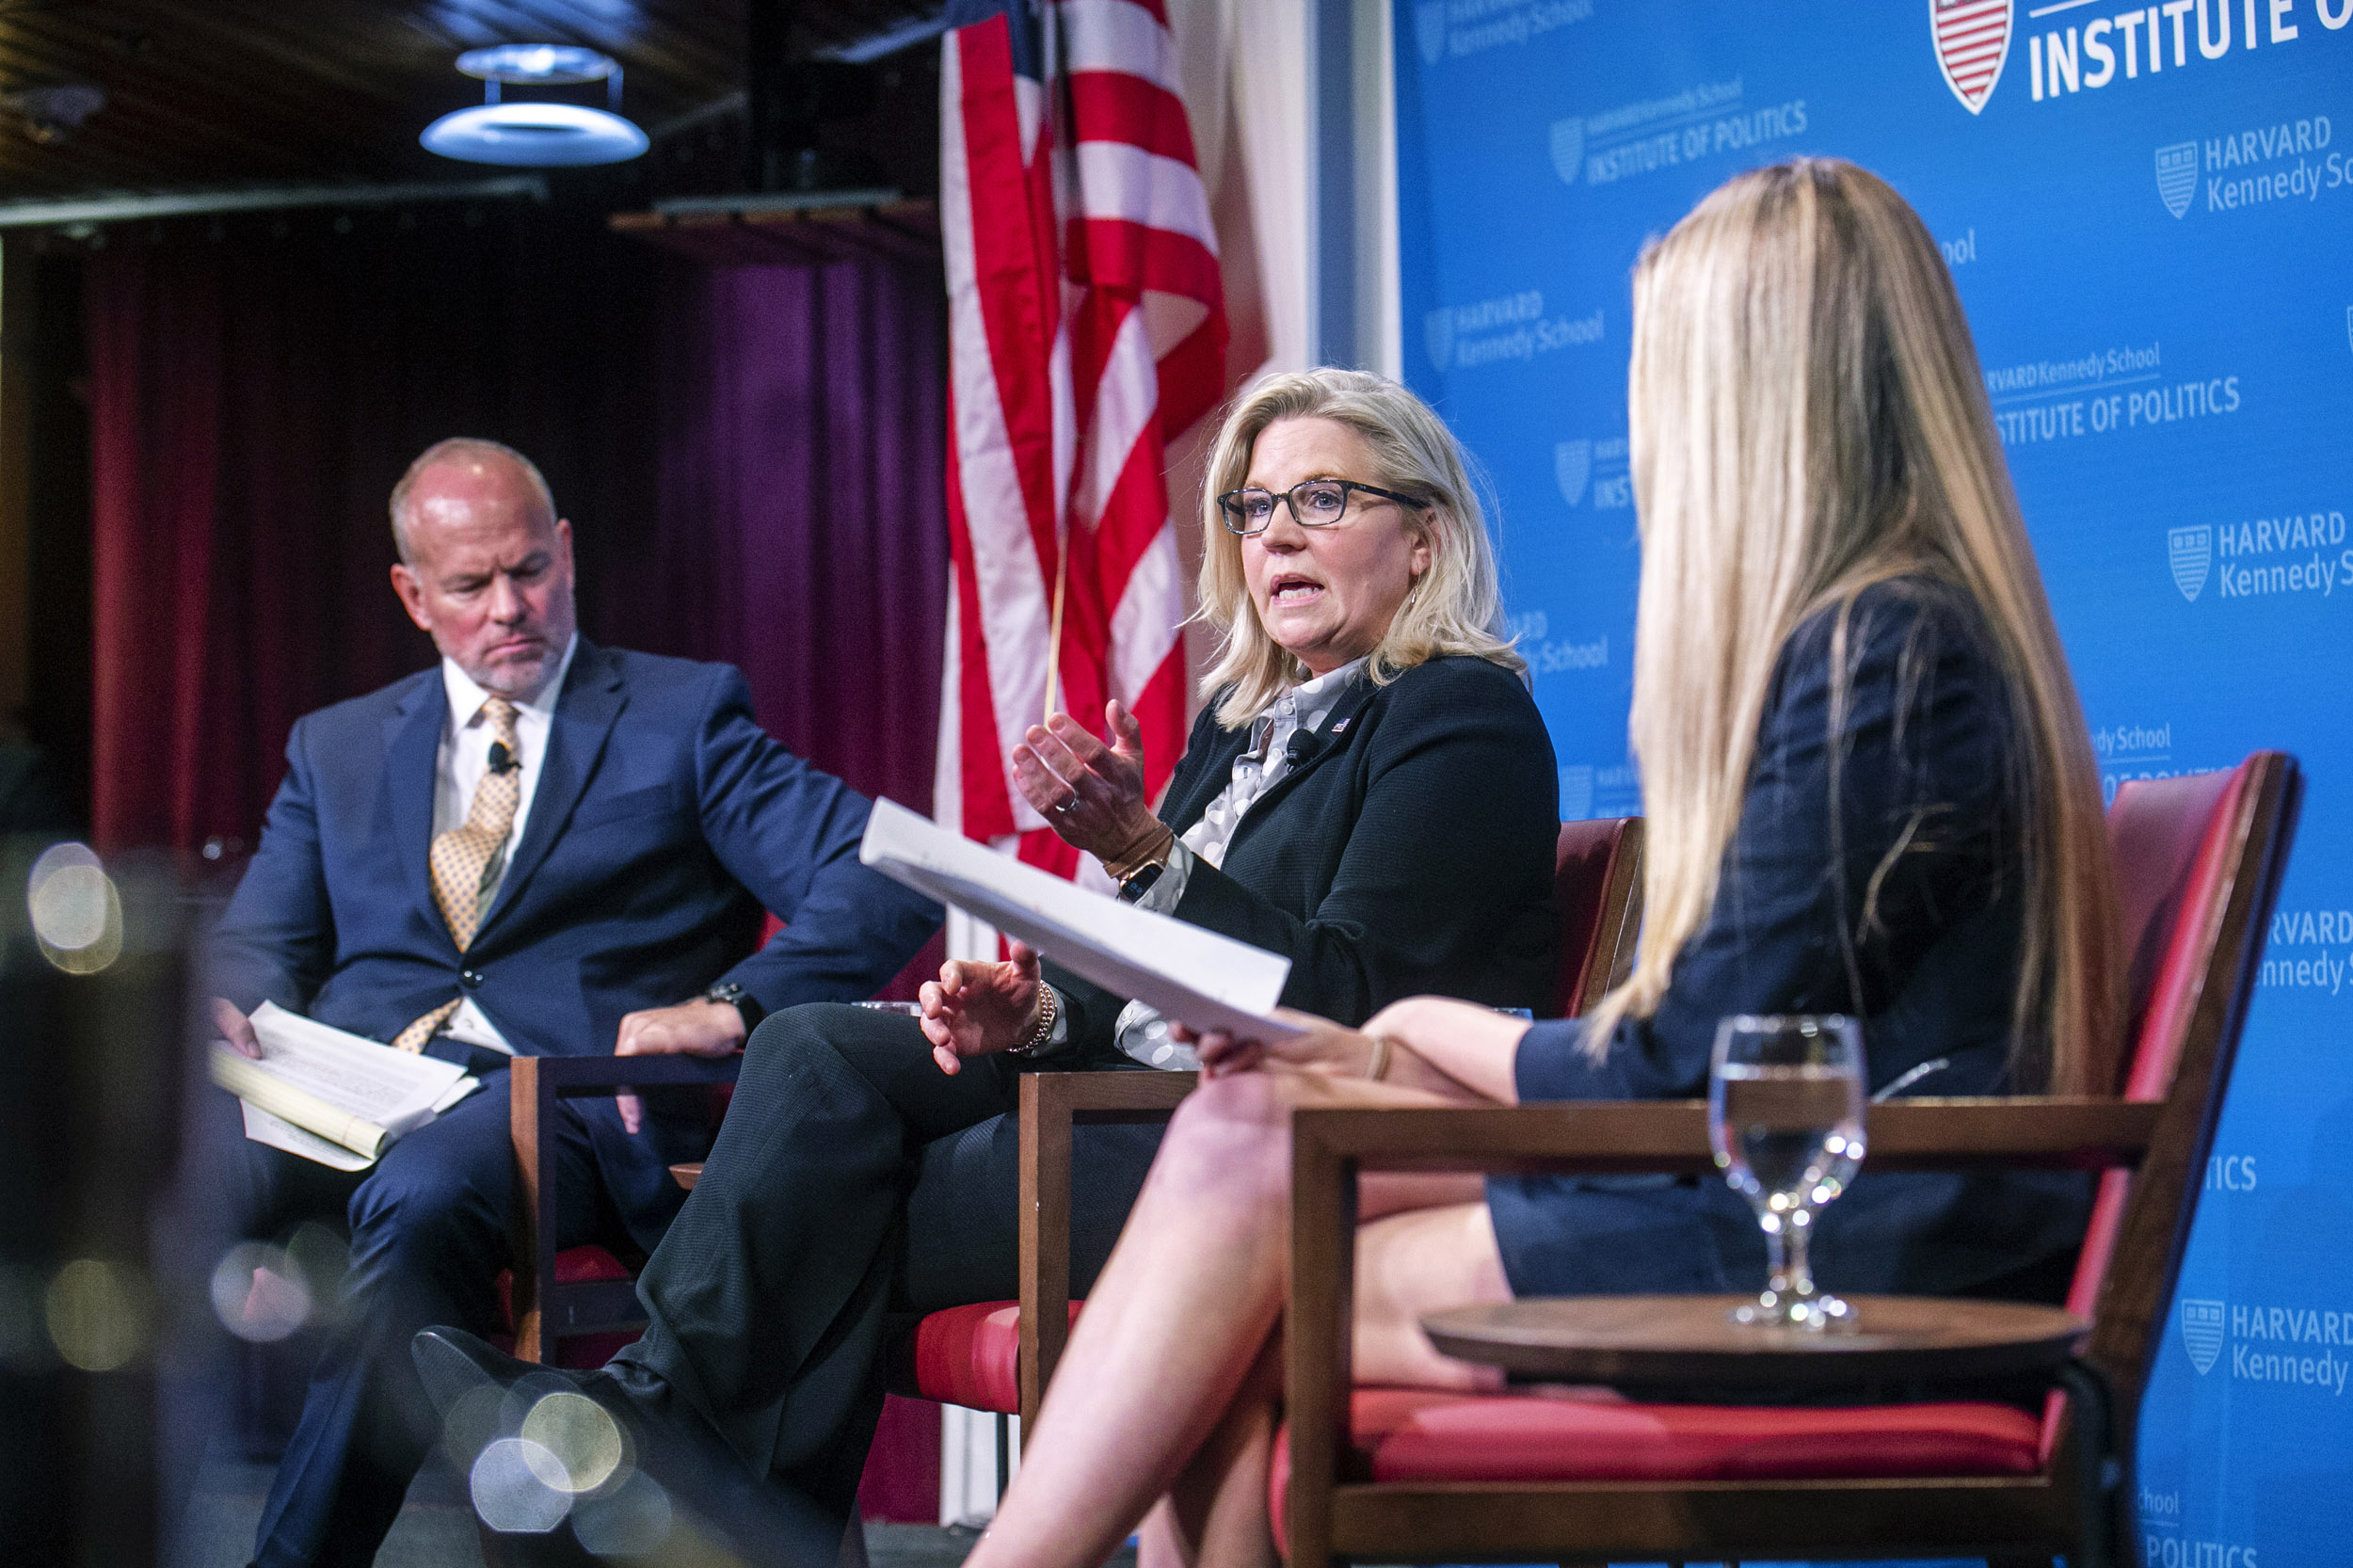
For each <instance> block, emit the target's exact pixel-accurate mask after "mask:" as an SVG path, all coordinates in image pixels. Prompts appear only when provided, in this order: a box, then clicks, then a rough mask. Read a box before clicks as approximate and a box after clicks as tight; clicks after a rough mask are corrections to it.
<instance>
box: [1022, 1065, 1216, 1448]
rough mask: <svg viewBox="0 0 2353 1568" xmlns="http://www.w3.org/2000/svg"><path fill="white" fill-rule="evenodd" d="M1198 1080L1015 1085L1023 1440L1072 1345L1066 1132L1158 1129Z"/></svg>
mask: <svg viewBox="0 0 2353 1568" xmlns="http://www.w3.org/2000/svg"><path fill="white" fill-rule="evenodd" d="M1199 1081H1200V1075H1199V1074H1198V1073H1162V1072H1116V1071H1112V1072H1091V1073H1024V1074H1023V1075H1022V1077H1021V1356H1020V1366H1021V1440H1022V1441H1023V1442H1024V1443H1026V1442H1028V1441H1029V1438H1030V1431H1031V1426H1032V1421H1033V1419H1034V1417H1035V1416H1036V1415H1037V1407H1038V1401H1039V1400H1042V1399H1044V1398H1045V1397H1046V1385H1047V1384H1048V1382H1050V1381H1051V1380H1052V1378H1053V1376H1054V1367H1055V1364H1056V1363H1057V1362H1059V1361H1061V1359H1062V1352H1063V1346H1064V1344H1065V1343H1067V1342H1068V1340H1069V1337H1070V1129H1071V1128H1072V1127H1073V1126H1074V1125H1076V1124H1079V1123H1098V1124H1099V1123H1105V1122H1164V1121H1166V1120H1167V1119H1168V1118H1169V1117H1170V1115H1172V1114H1173V1113H1174V1112H1176V1110H1177V1103H1178V1102H1179V1101H1181V1100H1182V1099H1183V1098H1184V1097H1185V1096H1187V1095H1190V1094H1192V1093H1193V1085H1194V1084H1195V1083H1197V1082H1199Z"/></svg>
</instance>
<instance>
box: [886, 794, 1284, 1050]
mask: <svg viewBox="0 0 2353 1568" xmlns="http://www.w3.org/2000/svg"><path fill="white" fill-rule="evenodd" d="M858 858H859V859H860V860H862V861H864V862H865V863H866V864H867V865H869V866H872V867H873V868H874V869H875V870H876V871H878V872H882V873H883V874H884V875H885V876H888V877H890V878H891V879H893V880H894V881H897V882H902V883H904V884H905V885H906V886H908V887H910V888H915V889H916V890H917V891H918V892H921V893H928V894H929V895H930V896H932V897H933V898H936V899H937V900H939V901H940V902H941V903H943V904H954V905H955V906H956V907H957V908H959V909H962V910H965V911H966V912H968V913H969V914H971V915H973V916H975V917H977V918H978V919H980V920H985V921H987V922H988V923H989V924H990V925H993V926H995V927H996V928H997V929H998V930H1000V931H1001V932H1004V933H1005V934H1006V935H1008V936H1018V937H1019V938H1020V939H1021V940H1023V941H1025V942H1027V943H1029V944H1030V945H1031V946H1032V947H1033V948H1035V949H1037V950H1038V952H1042V953H1044V954H1046V955H1047V956H1048V957H1049V958H1051V959H1053V960H1054V961H1055V962H1056V963H1058V964H1061V965H1063V966H1064V968H1068V969H1070V970H1071V971H1072V972H1073V973H1076V974H1080V975H1083V976H1085V977H1086V978H1087V979H1089V980H1091V981H1093V982H1095V984H1097V985H1100V986H1102V987H1103V988H1104V989H1105V990H1108V991H1111V992H1112V993H1114V994H1115V995H1118V996H1122V997H1131V998H1133V999H1134V1000H1138V1001H1141V1002H1144V1003H1145V1004H1146V1005H1148V1006H1150V1007H1153V1008H1157V1009H1158V1010H1159V1011H1160V1014H1161V1015H1162V1016H1166V1017H1169V1018H1172V1019H1175V1020H1176V1021H1177V1022H1179V1023H1185V1024H1190V1025H1192V1026H1193V1028H1195V1029H1199V1030H1226V1031H1230V1032H1234V1033H1237V1034H1242V1035H1247V1036H1249V1037H1250V1038H1252V1039H1257V1040H1288V1039H1289V1038H1291V1037H1292V1036H1294V1035H1296V1034H1298V1033H1300V1032H1301V1031H1300V1030H1299V1029H1298V1028H1297V1027H1296V1026H1294V1025H1291V1024H1287V1023H1282V1022H1279V1021H1278V1020H1276V1019H1275V1018H1273V1016H1270V1015H1271V1014H1272V1013H1273V1009H1274V1006H1275V1003H1276V1002H1277V1000H1280V998H1281V997H1282V994H1283V983H1284V981H1286V980H1287V979H1289V976H1290V968H1291V966H1290V960H1289V959H1288V958H1285V957H1282V956H1280V955H1279V954H1276V953H1272V952H1266V951H1265V950H1263V949H1260V948H1254V947H1252V946H1250V945H1249V944H1248V943H1246V942H1238V941H1235V940H1234V939H1233V938H1232V937H1230V936H1220V935H1218V933H1216V932H1214V931H1205V930H1203V929H1202V928H1201V927H1200V926H1197V925H1188V924H1186V923H1185V922H1184V921H1182V920H1171V919H1170V918H1169V917H1168V916H1166V915H1159V914H1154V913H1153V912H1152V911H1150V910H1148V909H1139V908H1137V907H1135V905H1133V904H1122V903H1121V902H1120V901H1119V900H1117V899H1115V898H1107V897H1105V896H1104V895H1103V894H1101V893H1096V892H1090V891H1088V890H1087V889H1086V888H1080V887H1076V886H1074V885H1072V884H1070V883H1068V882H1064V880H1062V878H1060V877H1058V876H1050V875H1048V874H1047V873H1046V872H1042V871H1039V870H1038V869H1037V868H1036V867H1034V866H1025V865H1023V864H1022V863H1021V862H1019V861H1018V860H1013V859H1009V858H1007V857H1006V856H1001V855H996V854H992V853H991V852H989V851H988V850H987V849H985V848H984V847H982V846H981V845H979V844H976V843H974V842H972V841H971V840H969V839H966V838H964V837H962V836H960V835H958V834H954V833H950V832H947V831H946V830H944V829H942V828H939V827H936V826H934V825H933V824H931V823H928V822H926V821H924V820H923V819H922V818H921V817H919V816H917V815H916V814H915V813H914V812H912V811H910V810H908V809H907V808H905V807H904V806H900V805H898V804H896V803H895V802H892V801H888V800H878V801H876V802H875V803H874V813H873V815H872V817H870V818H869V819H868V820H867V824H866V839H865V841H864V842H863V843H862V844H860V845H859V847H858Z"/></svg>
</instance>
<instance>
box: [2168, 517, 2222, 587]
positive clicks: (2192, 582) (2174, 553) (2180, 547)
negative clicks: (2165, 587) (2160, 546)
mask: <svg viewBox="0 0 2353 1568" xmlns="http://www.w3.org/2000/svg"><path fill="white" fill-rule="evenodd" d="M2165 555H2166V559H2167V560H2168V561H2169V562H2171V563H2172V565H2173V585H2174V586H2175V587H2177V588H2179V589H2181V590H2182V597H2183V598H2184V599H2186V600H2189V601H2190V602H2191V603H2192V604H2195V603H2197V602H2198V595H2199V592H2200V590H2201V589H2203V588H2204V587H2205V585H2206V568H2209V567H2211V566H2212V565H2214V527H2213V525H2212V524H2210V523H2203V522H2201V523H2200V524H2199V525H2198V526H2197V527H2195V528H2169V529H2167V530H2166V531H2165Z"/></svg>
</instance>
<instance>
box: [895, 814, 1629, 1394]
mask: <svg viewBox="0 0 2353 1568" xmlns="http://www.w3.org/2000/svg"><path fill="white" fill-rule="evenodd" d="M1553 897H1554V901H1555V903H1556V904H1558V906H1559V908H1560V912H1561V979H1560V984H1559V989H1558V991H1557V992H1556V994H1555V997H1554V1006H1555V1011H1556V1012H1557V1013H1558V1014H1559V1015H1560V1016H1575V1015H1577V1014H1579V1013H1582V1012H1584V1011H1585V1009H1586V1008H1587V1007H1589V1006H1590V1005H1592V1004H1593V1001H1594V1000H1596V999H1597V998H1599V997H1600V996H1601V994H1602V993H1603V992H1604V991H1606V990H1608V989H1609V987H1610V986H1612V985H1614V984H1617V983H1618V982H1619V981H1621V980H1623V979H1625V976H1626V973H1627V971H1628V970H1629V969H1630V968H1632V967H1633V963H1634V939H1635V936H1636V934H1637V933H1638V932H1639V931H1640V930H1641V923H1642V819H1641V818H1640V817H1609V818H1601V819H1598V820H1596V821H1593V822H1572V823H1562V824H1561V835H1560V838H1559V840H1558V841H1557V843H1556V845H1555V848H1554V855H1553ZM1195 1081H1196V1075H1195V1074H1193V1073H1032V1074H1030V1075H1028V1076H1027V1077H1025V1078H1024V1079H1023V1080H1021V1300H1020V1302H1019V1304H1018V1311H1017V1312H1016V1310H1015V1308H1014V1304H1011V1303H994V1304H988V1305H985V1306H980V1307H962V1308H958V1309H956V1314H948V1313H936V1314H934V1315H933V1316H934V1318H935V1319H936V1320H938V1323H937V1326H936V1330H935V1332H936V1334H938V1336H939V1346H940V1349H939V1351H937V1352H935V1353H933V1354H931V1355H929V1356H926V1355H925V1354H923V1353H922V1351H923V1347H922V1346H921V1345H920V1343H919V1346H918V1355H917V1366H918V1369H919V1375H921V1374H923V1373H924V1369H925V1368H927V1367H932V1368H936V1367H940V1366H941V1365H942V1364H943V1363H952V1362H966V1363H968V1364H969V1365H971V1366H972V1367H974V1368H986V1375H985V1376H984V1377H976V1378H968V1379H964V1380H960V1381H958V1382H957V1383H955V1384H953V1386H952V1393H951V1392H945V1391H940V1390H945V1389H949V1388H950V1387H951V1384H950V1382H949V1380H947V1379H945V1378H942V1377H936V1376H931V1375H921V1381H922V1383H923V1384H924V1392H925V1394H926V1396H927V1397H928V1398H931V1399H936V1400H944V1401H945V1402H948V1403H952V1404H973V1400H974V1399H975V1398H976V1397H977V1398H982V1399H986V1400H988V1401H989V1402H986V1403H981V1404H974V1405H973V1408H976V1409H982V1410H996V1411H1000V1412H1008V1413H1012V1412H1017V1413H1018V1414H1019V1415H1020V1416H1021V1419H1022V1428H1021V1430H1022V1433H1023V1437H1024V1440H1025V1441H1026V1440H1027V1436H1028V1433H1029V1431H1030V1423H1031V1419H1032V1417H1033V1416H1036V1414H1037V1407H1038V1402H1039V1401H1040V1400H1043V1399H1044V1398H1045V1396H1046V1385H1047V1384H1048V1382H1049V1381H1050V1380H1051V1379H1052V1377H1053V1375H1054V1367H1055V1364H1056V1363H1057V1362H1059V1361H1060V1360H1061V1359H1062V1352H1063V1346H1064V1343H1065V1342H1066V1341H1067V1340H1068V1339H1069V1336H1070V1324H1071V1321H1072V1320H1073V1319H1074V1318H1075V1317H1076V1316H1077V1314H1076V1312H1075V1311H1074V1310H1073V1304H1072V1303H1071V1300H1070V1245H1069V1239H1070V1139H1071V1128H1072V1127H1073V1126H1074V1125H1082V1124H1102V1123H1112V1122H1159V1121H1166V1120H1167V1119H1168V1118H1169V1116H1170V1115H1172V1114H1173V1113H1175V1112H1176V1110H1177V1103H1178V1102H1179V1101H1181V1100H1182V1099H1183V1098H1184V1097H1185V1096H1187V1095H1189V1094H1191V1093H1192V1092H1193V1084H1194V1082H1195ZM957 1315H962V1317H963V1318H964V1319H966V1320H972V1321H969V1322H965V1321H959V1320H958V1317H957ZM951 1323H955V1324H956V1327H955V1329H954V1330H953V1331H951V1329H950V1325H951ZM925 1326H926V1327H927V1328H932V1327H934V1325H933V1324H931V1323H928V1322H927V1324H926V1325H925ZM967 1345H969V1346H970V1349H969V1350H967V1349H966V1348H965V1347H966V1346H967Z"/></svg>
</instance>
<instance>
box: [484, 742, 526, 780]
mask: <svg viewBox="0 0 2353 1568" xmlns="http://www.w3.org/2000/svg"><path fill="white" fill-rule="evenodd" d="M521 766H522V764H521V763H520V762H518V761H516V760H515V754H514V753H513V752H511V751H509V750H507V749H506V743H505V742H504V741H492V742H491V743H490V771H491V772H492V773H513V772H514V771H515V770H516V769H517V768H520V767H521Z"/></svg>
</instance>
